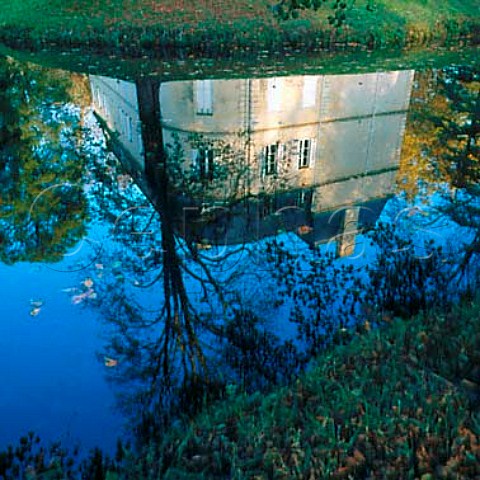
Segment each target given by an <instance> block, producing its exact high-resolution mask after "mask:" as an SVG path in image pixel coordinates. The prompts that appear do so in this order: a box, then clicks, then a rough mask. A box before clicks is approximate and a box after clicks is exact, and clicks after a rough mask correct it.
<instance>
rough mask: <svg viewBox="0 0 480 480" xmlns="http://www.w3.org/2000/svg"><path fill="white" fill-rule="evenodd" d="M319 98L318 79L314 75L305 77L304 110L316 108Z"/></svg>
mask: <svg viewBox="0 0 480 480" xmlns="http://www.w3.org/2000/svg"><path fill="white" fill-rule="evenodd" d="M316 96H317V77H314V76H312V75H310V76H305V77H303V100H302V104H303V108H310V107H314V106H315V101H316Z"/></svg>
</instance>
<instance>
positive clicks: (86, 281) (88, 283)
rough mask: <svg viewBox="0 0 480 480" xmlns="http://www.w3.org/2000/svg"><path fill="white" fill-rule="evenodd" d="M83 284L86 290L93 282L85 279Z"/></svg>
mask: <svg viewBox="0 0 480 480" xmlns="http://www.w3.org/2000/svg"><path fill="white" fill-rule="evenodd" d="M83 284H84V285H85V286H86V287H87V288H90V287H91V286H92V285H93V280H92V279H91V278H86V279H85V280H84V281H83Z"/></svg>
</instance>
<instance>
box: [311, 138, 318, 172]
mask: <svg viewBox="0 0 480 480" xmlns="http://www.w3.org/2000/svg"><path fill="white" fill-rule="evenodd" d="M316 150H317V139H316V138H311V139H310V168H313V166H314V165H315V157H316Z"/></svg>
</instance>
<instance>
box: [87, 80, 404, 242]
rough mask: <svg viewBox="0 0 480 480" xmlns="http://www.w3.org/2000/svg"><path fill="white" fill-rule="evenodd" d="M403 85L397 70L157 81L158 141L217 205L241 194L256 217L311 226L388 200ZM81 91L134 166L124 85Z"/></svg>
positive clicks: (137, 142) (131, 95) (131, 102)
mask: <svg viewBox="0 0 480 480" xmlns="http://www.w3.org/2000/svg"><path fill="white" fill-rule="evenodd" d="M412 80H413V72H412V71H402V72H385V73H372V74H361V75H327V76H290V77H272V78H260V79H233V80H189V81H176V82H168V83H164V84H162V85H161V87H160V92H159V95H158V101H159V105H160V111H161V115H162V117H161V118H162V120H161V121H162V129H163V137H164V143H165V145H166V146H168V148H171V149H172V151H173V150H174V149H173V147H172V146H173V145H176V146H177V147H179V148H180V150H181V151H182V155H181V157H179V159H178V166H179V170H180V171H181V172H182V174H183V175H184V176H185V177H188V178H190V179H191V180H193V183H195V182H197V183H198V185H200V186H203V187H204V188H203V190H202V189H197V193H198V192H200V194H201V192H204V194H205V195H206V192H207V191H208V198H209V202H212V201H214V203H215V204H216V206H217V207H218V206H220V205H222V200H223V199H225V198H229V199H231V198H232V197H235V196H238V197H241V196H242V195H245V192H246V193H248V194H250V195H253V196H257V197H258V198H259V199H261V200H260V203H261V205H262V206H261V207H258V208H259V211H260V218H263V219H266V218H267V217H268V216H269V215H270V214H271V213H272V212H273V210H278V208H282V207H285V206H289V207H299V208H300V209H308V211H309V212H310V219H309V223H310V224H311V225H312V226H314V224H315V221H314V217H315V215H316V214H320V213H321V212H329V211H333V210H335V209H337V208H340V207H345V206H348V205H352V204H365V203H366V202H370V201H372V200H373V199H376V198H385V197H386V196H387V195H389V194H390V193H391V191H392V186H393V185H394V178H395V174H396V170H397V168H398V164H399V159H400V148H401V143H402V137H403V131H404V127H405V121H406V111H407V109H408V105H409V97H410V89H411V84H412ZM91 85H92V91H93V98H94V102H95V108H96V109H97V111H98V113H99V114H100V115H101V116H102V117H103V118H104V120H105V121H106V123H107V125H108V126H109V128H110V129H111V130H113V131H115V132H116V133H117V140H118V142H119V143H120V144H121V145H122V146H123V147H124V148H125V149H126V150H127V151H128V152H129V153H130V156H132V157H133V158H134V159H135V161H136V163H137V164H138V165H139V166H140V168H143V167H144V160H143V152H142V146H141V138H140V134H139V130H138V126H139V125H140V121H139V117H138V111H139V109H138V102H137V97H136V92H135V86H134V84H129V83H127V82H121V81H117V80H113V79H107V78H104V77H91ZM227 165H228V168H227ZM222 169H223V173H222ZM222 175H223V176H222ZM216 181H217V183H215V182H216ZM235 189H236V190H235ZM279 192H282V193H281V194H279ZM288 192H290V193H288ZM285 199H289V200H288V202H289V203H287V204H285V201H286V200H285ZM356 212H357V213H356ZM312 214H313V216H311V215H312ZM337 217H338V216H337ZM344 217H345V220H344V221H343V225H344V230H345V228H347V230H348V229H349V228H350V229H351V227H348V225H350V226H351V225H353V224H355V223H356V222H357V219H358V221H361V215H358V211H356V210H355V209H352V208H350V209H347V210H345V214H344ZM338 218H339V217H338ZM307 220H308V219H305V221H307ZM264 222H266V220H264ZM247 223H248V222H247ZM345 225H347V227H345ZM266 230H269V229H268V228H267V229H266ZM265 233H266V232H265ZM312 240H313V241H315V240H314V239H312Z"/></svg>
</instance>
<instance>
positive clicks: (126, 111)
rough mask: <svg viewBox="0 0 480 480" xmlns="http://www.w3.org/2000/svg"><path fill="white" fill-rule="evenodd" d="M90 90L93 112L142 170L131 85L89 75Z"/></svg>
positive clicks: (137, 120) (137, 124) (141, 153)
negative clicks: (99, 117) (105, 124)
mask: <svg viewBox="0 0 480 480" xmlns="http://www.w3.org/2000/svg"><path fill="white" fill-rule="evenodd" d="M90 87H91V90H92V98H93V106H94V109H95V111H96V112H97V113H98V115H100V116H101V117H102V119H103V120H104V121H105V122H106V123H107V125H108V127H109V129H110V130H111V131H112V132H115V134H116V135H117V140H118V142H119V143H120V144H121V145H122V146H123V147H124V148H125V149H126V150H127V151H128V153H129V154H130V155H131V157H132V158H133V159H134V160H135V161H136V162H137V164H138V166H139V167H140V168H141V169H142V170H143V169H144V166H145V162H144V158H143V142H142V135H141V129H140V127H141V126H140V118H139V112H138V101H137V89H136V87H135V84H134V83H132V82H126V81H123V80H117V79H115V78H109V77H102V76H97V75H90Z"/></svg>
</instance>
